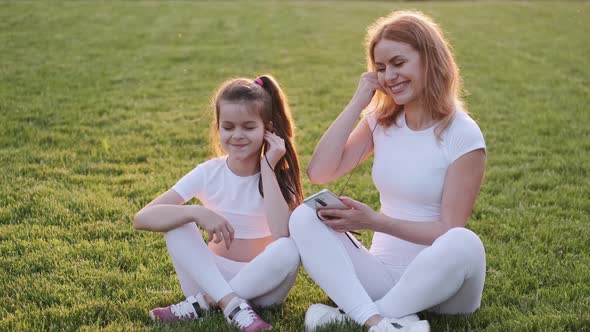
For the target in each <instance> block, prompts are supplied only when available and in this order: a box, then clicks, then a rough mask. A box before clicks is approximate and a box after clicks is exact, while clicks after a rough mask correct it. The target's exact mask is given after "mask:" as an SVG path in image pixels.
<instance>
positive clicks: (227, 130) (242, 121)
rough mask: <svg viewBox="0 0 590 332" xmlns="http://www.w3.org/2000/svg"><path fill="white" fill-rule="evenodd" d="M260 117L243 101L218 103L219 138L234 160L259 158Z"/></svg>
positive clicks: (261, 136) (260, 146) (262, 128)
mask: <svg viewBox="0 0 590 332" xmlns="http://www.w3.org/2000/svg"><path fill="white" fill-rule="evenodd" d="M264 132H265V129H264V123H263V121H262V118H261V117H260V116H259V115H258V114H257V112H256V111H255V110H253V109H252V105H249V104H245V103H231V102H221V103H220V105H219V140H220V141H221V146H222V147H223V149H224V150H225V152H227V154H228V155H229V156H230V157H231V158H232V159H234V160H241V161H245V160H249V159H253V158H255V160H256V161H258V159H259V158H260V149H261V148H262V144H263V142H264Z"/></svg>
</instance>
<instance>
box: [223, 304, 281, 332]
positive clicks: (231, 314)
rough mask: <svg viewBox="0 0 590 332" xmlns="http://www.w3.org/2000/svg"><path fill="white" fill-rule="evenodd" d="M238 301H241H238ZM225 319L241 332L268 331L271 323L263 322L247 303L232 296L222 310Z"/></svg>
mask: <svg viewBox="0 0 590 332" xmlns="http://www.w3.org/2000/svg"><path fill="white" fill-rule="evenodd" d="M240 301H242V302H241V303H240ZM224 313H225V314H226V315H225V318H226V319H227V321H228V322H229V323H230V324H232V325H235V326H237V327H238V328H239V329H240V331H242V332H259V331H270V330H272V325H270V324H269V323H267V322H265V321H264V320H263V319H262V318H260V316H258V314H257V313H256V312H254V310H253V309H252V307H251V306H250V305H249V304H248V302H245V301H244V300H242V299H239V298H237V297H236V298H234V299H232V301H231V302H230V303H229V304H228V306H227V307H226V308H225V310H224Z"/></svg>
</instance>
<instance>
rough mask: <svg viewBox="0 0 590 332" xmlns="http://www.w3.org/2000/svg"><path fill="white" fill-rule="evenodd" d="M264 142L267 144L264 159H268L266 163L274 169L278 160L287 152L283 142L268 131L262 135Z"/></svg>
mask: <svg viewBox="0 0 590 332" xmlns="http://www.w3.org/2000/svg"><path fill="white" fill-rule="evenodd" d="M264 140H265V141H266V143H268V149H267V150H266V156H265V158H266V159H268V163H269V164H270V166H271V167H272V169H274V168H275V166H276V165H277V163H278V162H279V160H281V158H283V156H284V155H285V152H287V149H285V140H283V139H282V138H281V137H279V136H277V135H276V134H275V133H271V132H270V131H268V130H267V131H266V132H265V133H264Z"/></svg>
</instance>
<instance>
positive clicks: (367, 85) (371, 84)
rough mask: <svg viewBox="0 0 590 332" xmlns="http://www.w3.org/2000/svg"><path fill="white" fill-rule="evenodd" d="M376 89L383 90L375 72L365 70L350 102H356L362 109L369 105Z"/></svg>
mask: <svg viewBox="0 0 590 332" xmlns="http://www.w3.org/2000/svg"><path fill="white" fill-rule="evenodd" d="M377 90H381V91H384V89H383V87H382V86H381V84H380V83H379V79H378V78H377V73H376V72H365V73H363V74H362V75H361V79H360V81H359V85H358V87H357V89H356V92H355V93H354V96H353V97H352V100H351V101H350V103H351V104H356V105H357V106H358V107H360V108H361V109H364V108H365V107H367V106H368V105H369V103H370V102H371V99H373V96H374V95H375V91H377Z"/></svg>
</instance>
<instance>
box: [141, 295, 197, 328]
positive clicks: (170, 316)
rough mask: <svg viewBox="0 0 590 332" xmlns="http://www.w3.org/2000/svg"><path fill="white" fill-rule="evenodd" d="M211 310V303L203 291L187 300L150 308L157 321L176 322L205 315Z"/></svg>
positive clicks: (151, 314) (153, 317) (154, 319)
mask: <svg viewBox="0 0 590 332" xmlns="http://www.w3.org/2000/svg"><path fill="white" fill-rule="evenodd" d="M207 310H209V305H208V304H207V301H205V298H204V297H203V295H201V293H199V294H197V295H194V296H189V297H187V299H186V300H184V301H182V302H179V303H177V304H173V305H170V306H167V307H165V308H155V309H152V310H150V317H151V318H152V320H153V321H155V322H161V323H167V324H170V323H176V322H179V321H184V320H191V319H197V318H199V317H203V315H204V314H205V312H206V311H207Z"/></svg>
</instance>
